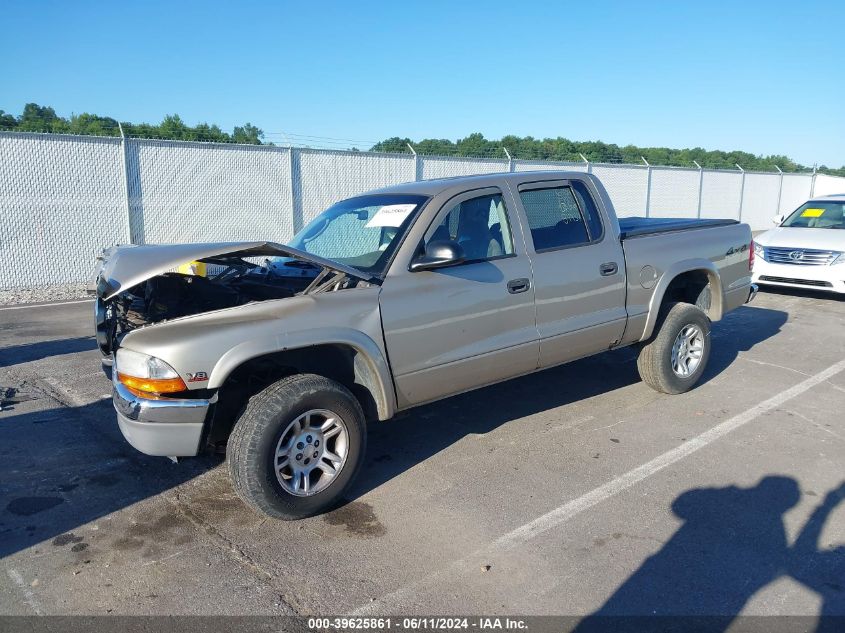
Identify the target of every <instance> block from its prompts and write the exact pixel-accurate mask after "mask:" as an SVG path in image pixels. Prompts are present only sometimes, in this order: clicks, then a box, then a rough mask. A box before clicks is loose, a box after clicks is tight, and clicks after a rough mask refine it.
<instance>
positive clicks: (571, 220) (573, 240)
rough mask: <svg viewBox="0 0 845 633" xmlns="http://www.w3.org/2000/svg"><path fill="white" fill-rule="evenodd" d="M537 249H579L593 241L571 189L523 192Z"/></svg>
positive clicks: (521, 195)
mask: <svg viewBox="0 0 845 633" xmlns="http://www.w3.org/2000/svg"><path fill="white" fill-rule="evenodd" d="M519 196H520V198H521V199H522V206H523V207H525V215H526V216H528V227H529V228H530V229H531V239H532V240H533V241H534V250H537V251H542V250H547V249H550V248H558V247H561V246H575V245H577V244H586V243H587V242H589V241H590V238H589V236H588V234H587V226H586V225H585V224H584V218H583V217H581V211H580V210H579V209H578V203H577V202H576V200H575V194H574V193H573V192H572V188H571V187H553V188H550V189H529V190H528V191H521V192H520V193H519Z"/></svg>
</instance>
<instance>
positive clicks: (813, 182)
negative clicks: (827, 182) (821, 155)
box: [810, 163, 816, 198]
mask: <svg viewBox="0 0 845 633" xmlns="http://www.w3.org/2000/svg"><path fill="white" fill-rule="evenodd" d="M815 195H816V163H813V179H812V180H811V181H810V197H811V198H812V197H813V196H815Z"/></svg>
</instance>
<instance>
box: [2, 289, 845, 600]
mask: <svg viewBox="0 0 845 633" xmlns="http://www.w3.org/2000/svg"><path fill="white" fill-rule="evenodd" d="M91 312H92V307H91V303H90V302H80V303H70V304H63V305H52V306H49V305H48V306H35V307H23V308H21V309H8V308H4V309H0V386H2V387H3V388H4V389H5V390H6V391H5V392H4V393H7V394H8V395H9V396H12V398H11V399H12V400H15V402H12V403H11V404H9V405H7V406H4V407H3V410H2V411H0V614H20V615H26V614H31V613H44V614H104V613H110V614H205V615H209V614H227V615H234V614H303V615H305V614H348V613H357V614H368V613H383V614H388V613H393V614H395V613H402V614H432V613H440V614H446V613H465V614H466V613H500V614H506V613H514V614H522V615H527V614H543V615H546V614H565V615H589V614H595V613H598V614H622V613H624V614H630V613H638V614H653V613H674V614H726V615H735V614H790V615H817V614H819V613H839V614H845V573H843V572H845V503H842V499H843V496H845V488H843V483H844V482H845V416H843V414H842V412H843V410H845V299H839V298H836V297H831V296H827V295H823V294H814V293H808V292H761V293H760V295H759V296H758V297H757V300H756V301H755V302H754V303H753V304H751V305H749V306H745V307H743V308H741V309H739V310H736V311H735V312H733V313H731V314H729V315H728V316H727V317H726V318H725V319H724V320H722V321H721V322H718V323H715V324H714V327H713V343H714V346H713V354H712V356H711V359H710V364H709V366H708V369H707V371H706V374H705V377H704V380H703V381H702V383H701V384H700V385H699V386H698V387H697V388H696V389H694V390H693V391H691V392H690V393H687V394H683V395H679V396H668V395H663V394H658V393H656V392H654V391H652V390H651V389H649V388H648V387H646V386H645V385H644V384H642V383H641V382H640V381H639V378H638V376H637V372H636V365H635V362H634V358H635V357H634V353H633V351H632V350H618V351H613V352H608V353H605V354H602V355H599V356H596V357H593V358H588V359H585V360H582V361H578V362H575V363H572V364H570V365H566V366H563V367H559V368H556V369H552V370H548V371H544V372H542V373H538V374H535V375H532V376H527V377H524V378H520V379H517V380H513V381H510V382H507V383H504V384H500V385H496V386H493V387H489V388H486V389H483V390H480V391H476V392H473V393H469V394H465V395H462V396H458V397H455V398H452V399H448V400H444V401H441V402H439V403H435V404H432V405H428V406H425V407H422V408H419V409H416V410H413V411H410V412H407V413H405V414H403V415H401V416H400V417H399V418H397V419H395V420H392V421H390V422H382V423H374V424H372V425H371V427H370V446H369V452H368V457H367V463H366V466H365V468H364V470H363V472H362V475H361V477H360V479H359V480H358V482H357V484H356V485H355V487H354V489H353V490H352V491H351V492H350V494H349V495H348V500H347V502H346V503H345V504H344V505H342V506H341V507H339V508H338V509H336V510H334V511H332V512H331V513H329V514H326V515H323V516H319V517H315V518H312V519H308V520H303V521H298V522H280V521H275V520H272V519H267V518H266V517H263V516H259V515H257V514H255V513H254V512H252V511H251V510H250V509H248V508H247V507H246V506H244V505H243V504H242V503H241V502H240V501H239V500H238V498H237V497H236V496H235V494H234V493H233V491H232V488H231V486H230V484H229V482H228V479H227V475H226V470H225V465H224V464H223V463H222V457H219V456H208V457H201V458H195V459H188V460H182V461H180V462H179V463H178V464H173V463H171V462H170V461H169V460H167V459H165V458H154V457H147V456H144V455H142V454H140V453H138V452H136V451H135V450H134V449H132V448H131V447H130V446H129V445H128V444H126V442H125V441H124V440H123V438H122V436H121V435H120V432H119V431H118V429H117V425H116V422H115V417H114V413H113V410H112V407H111V402H110V395H109V394H110V384H109V383H108V381H107V380H106V378H105V377H104V376H103V374H102V373H101V371H100V367H99V357H98V352H97V351H96V349H95V343H94V340H93V338H92V336H91V329H92V314H91Z"/></svg>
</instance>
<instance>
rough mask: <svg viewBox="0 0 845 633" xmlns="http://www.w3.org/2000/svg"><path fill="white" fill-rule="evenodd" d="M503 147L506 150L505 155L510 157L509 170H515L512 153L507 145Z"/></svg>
mask: <svg viewBox="0 0 845 633" xmlns="http://www.w3.org/2000/svg"><path fill="white" fill-rule="evenodd" d="M502 149H503V150H505V156H507V157H508V171H509V172H512V171H513V158H511V153H510V152H509V151H508V148H507V147H504V146H503V147H502Z"/></svg>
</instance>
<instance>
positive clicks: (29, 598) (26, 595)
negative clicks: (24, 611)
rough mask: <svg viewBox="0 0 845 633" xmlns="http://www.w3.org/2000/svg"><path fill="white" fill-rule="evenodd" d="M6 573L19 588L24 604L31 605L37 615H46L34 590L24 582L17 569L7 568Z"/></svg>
mask: <svg viewBox="0 0 845 633" xmlns="http://www.w3.org/2000/svg"><path fill="white" fill-rule="evenodd" d="M6 573H7V574H8V575H9V578H11V579H12V582H14V583H15V584H16V585H17V586H18V589H20V590H21V593H23V599H24V602H26V603H27V604H28V605H29V608H30V609H32V610H33V611H34V612H35V615H44V611H42V610H41V606H40V605H39V604H38V600H36V599H35V594H34V593H32V589H30V588H29V585H27V584H26V581H24V579H23V576H21V574H20V572H19V571H18V570H17V569H9V568H7V569H6Z"/></svg>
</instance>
